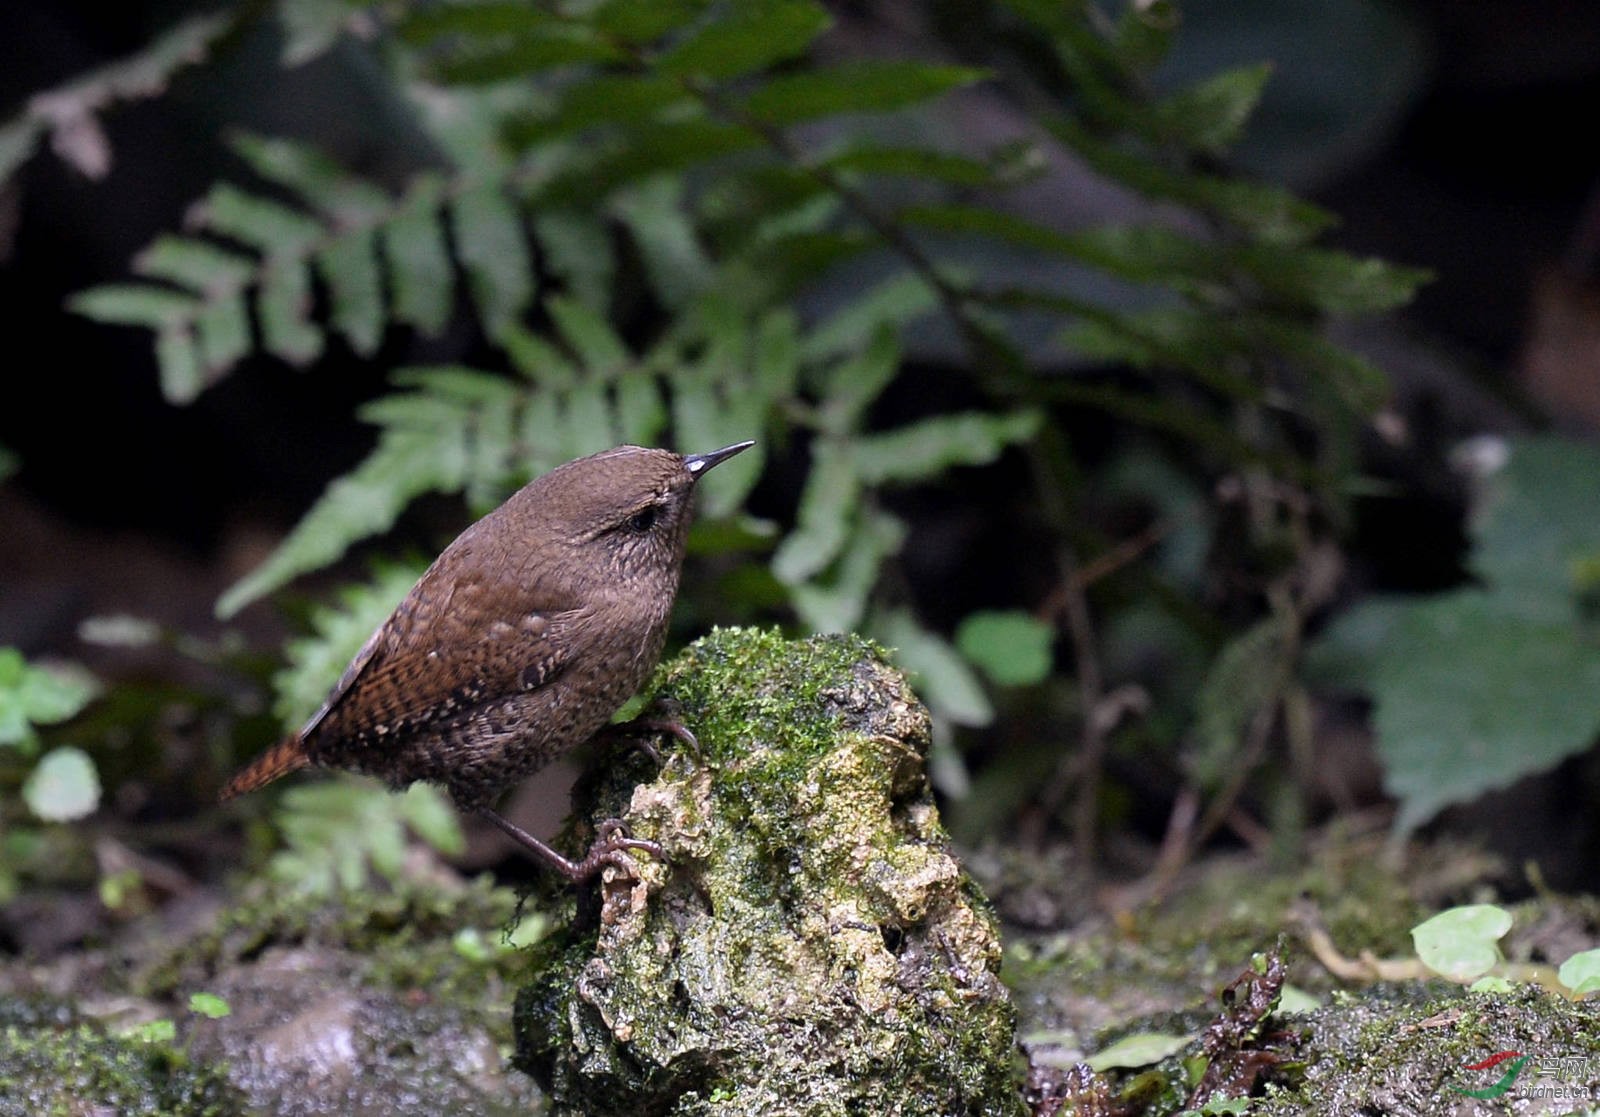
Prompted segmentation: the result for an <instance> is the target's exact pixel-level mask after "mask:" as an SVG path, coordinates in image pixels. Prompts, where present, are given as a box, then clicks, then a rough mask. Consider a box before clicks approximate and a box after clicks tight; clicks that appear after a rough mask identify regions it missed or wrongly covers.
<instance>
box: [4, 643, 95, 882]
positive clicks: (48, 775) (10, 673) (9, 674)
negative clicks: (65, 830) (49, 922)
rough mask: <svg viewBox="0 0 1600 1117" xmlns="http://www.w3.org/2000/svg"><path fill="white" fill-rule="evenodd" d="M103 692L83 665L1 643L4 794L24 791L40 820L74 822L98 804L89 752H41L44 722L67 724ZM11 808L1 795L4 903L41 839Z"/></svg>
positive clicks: (65, 747)
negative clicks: (36, 656)
mask: <svg viewBox="0 0 1600 1117" xmlns="http://www.w3.org/2000/svg"><path fill="white" fill-rule="evenodd" d="M99 690H100V687H99V684H98V683H96V681H95V680H94V679H93V678H91V677H90V676H89V674H88V673H87V672H85V671H84V670H82V669H81V668H79V667H74V666H57V665H49V666H46V665H41V664H33V663H29V662H28V661H27V660H26V659H24V658H23V656H22V653H21V652H19V651H17V649H15V648H0V791H16V792H18V793H19V795H20V799H21V801H22V804H23V805H25V806H26V807H27V809H28V811H29V813H30V814H31V815H32V817H33V818H34V819H36V820H38V821H41V822H70V821H72V820H74V819H78V818H82V817H83V816H85V815H87V814H90V813H92V812H93V811H94V810H95V808H96V807H98V806H99V804H100V778H99V774H98V772H97V771H96V770H95V766H94V762H93V761H92V760H91V759H90V758H89V756H88V755H87V754H86V753H84V752H83V750H81V749H78V748H75V747H73V746H71V745H60V746H57V747H55V748H52V749H50V750H49V751H48V752H46V753H45V754H44V755H43V756H42V757H41V756H39V749H40V747H41V738H40V730H39V727H40V726H49V725H57V724H60V723H62V722H66V721H69V720H70V719H72V718H73V717H75V716H77V715H78V714H79V713H80V712H81V711H82V710H83V708H84V707H85V706H87V705H88V704H89V703H90V702H91V701H92V700H93V699H94V697H95V696H96V695H97V694H98V693H99ZM8 754H9V755H8ZM15 761H20V763H15ZM8 806H9V803H8V797H7V796H4V795H0V854H3V855H0V903H3V902H4V901H6V900H7V899H9V898H10V897H11V896H12V894H13V893H14V892H15V891H16V888H17V874H16V869H17V866H18V865H19V864H22V863H24V862H25V861H27V860H28V858H27V857H26V856H25V854H26V852H27V850H28V848H29V847H31V846H33V845H36V844H37V838H38V834H37V833H36V828H35V827H33V826H31V825H30V824H29V823H27V822H26V821H24V822H22V824H20V825H18V824H17V822H16V820H15V819H11V818H8V817H7V815H8V814H9V813H10V812H9V811H8V809H7V808H8Z"/></svg>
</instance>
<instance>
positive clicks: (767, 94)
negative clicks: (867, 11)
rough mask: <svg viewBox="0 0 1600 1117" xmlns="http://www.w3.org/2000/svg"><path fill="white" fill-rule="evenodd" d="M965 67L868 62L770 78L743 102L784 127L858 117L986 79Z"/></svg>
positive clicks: (756, 113) (763, 120) (753, 113)
mask: <svg viewBox="0 0 1600 1117" xmlns="http://www.w3.org/2000/svg"><path fill="white" fill-rule="evenodd" d="M986 76H987V75H986V73H985V72H984V71H983V70H975V69H972V68H970V67H967V66H933V65H929V64H928V63H926V62H909V61H882V60H868V61H861V62H850V63H844V64H841V65H839V66H834V67H831V68H829V69H825V70H809V71H805V72H802V73H797V74H788V75H784V76H782V77H775V78H771V79H769V80H768V81H767V82H766V83H765V84H764V85H762V86H761V87H760V88H758V89H756V90H755V91H754V92H753V93H751V94H750V95H749V96H748V97H746V98H745V101H744V105H743V108H744V111H745V112H747V113H749V114H750V115H751V116H752V117H754V118H755V119H756V120H759V121H760V122H761V123H763V124H770V125H778V126H786V125H790V124H799V123H801V122H803V121H807V120H816V119H818V118H820V117H825V116H838V115H841V114H843V113H854V112H889V111H891V110H893V109H902V108H906V107H907V106H910V105H915V104H920V103H921V102H923V101H927V100H931V99H932V98H934V97H937V96H939V95H940V94H942V93H948V92H949V91H951V90H953V89H959V88H961V87H962V86H964V85H971V84H973V83H974V82H977V81H981V80H982V79H983V78H984V77H986Z"/></svg>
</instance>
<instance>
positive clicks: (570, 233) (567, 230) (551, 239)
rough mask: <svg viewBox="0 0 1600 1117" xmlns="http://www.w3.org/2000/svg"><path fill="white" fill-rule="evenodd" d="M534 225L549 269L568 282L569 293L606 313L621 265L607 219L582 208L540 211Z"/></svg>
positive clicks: (586, 304)
mask: <svg viewBox="0 0 1600 1117" xmlns="http://www.w3.org/2000/svg"><path fill="white" fill-rule="evenodd" d="M533 228H534V235H535V239H536V240H537V241H538V244H539V249H540V253H541V259H542V262H543V265H544V268H545V270H546V271H547V272H549V274H550V275H552V276H554V277H555V278H556V279H558V280H560V281H561V282H562V283H563V284H564V285H565V288H566V292H567V294H569V295H571V296H572V297H573V298H575V299H577V300H578V301H579V302H581V303H583V304H584V305H585V306H587V307H589V308H591V309H592V310H594V311H595V312H596V313H598V314H605V313H606V311H607V309H608V308H609V307H610V305H611V287H612V278H613V276H614V275H615V274H616V267H617V261H616V253H615V252H614V251H613V249H612V242H611V232H610V230H609V229H608V228H607V226H606V224H605V222H604V221H602V220H601V219H600V218H599V216H597V215H595V214H592V213H587V212H584V211H582V210H577V209H572V210H551V211H547V212H541V213H538V214H536V215H535V216H534V219H533Z"/></svg>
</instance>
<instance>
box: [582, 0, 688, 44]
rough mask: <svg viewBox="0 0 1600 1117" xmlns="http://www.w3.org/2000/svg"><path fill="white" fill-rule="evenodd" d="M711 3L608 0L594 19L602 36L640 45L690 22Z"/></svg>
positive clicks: (597, 9) (669, 0) (660, 0)
mask: <svg viewBox="0 0 1600 1117" xmlns="http://www.w3.org/2000/svg"><path fill="white" fill-rule="evenodd" d="M709 6H710V5H709V0H604V2H603V3H601V4H600V5H599V6H598V7H597V8H596V9H595V10H594V13H593V17H592V18H593V20H594V26H595V28H596V29H597V30H598V31H599V32H600V33H601V34H602V35H605V36H607V37H608V38H611V39H615V40H620V41H621V42H624V43H627V44H629V45H632V46H637V45H640V44H643V43H648V42H652V41H653V40H655V39H658V38H660V37H661V36H662V35H665V34H666V33H667V32H669V31H676V30H677V29H678V28H680V27H683V26H685V25H687V24H688V23H689V22H690V21H692V20H694V19H695V18H696V17H698V16H699V15H700V14H701V13H702V12H704V11H705V10H706V8H707V7H709Z"/></svg>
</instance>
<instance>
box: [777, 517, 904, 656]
mask: <svg viewBox="0 0 1600 1117" xmlns="http://www.w3.org/2000/svg"><path fill="white" fill-rule="evenodd" d="M905 535H906V529H905V525H904V524H902V523H901V522H900V521H899V520H897V519H895V518H894V517H893V516H891V515H889V514H888V513H886V512H881V511H878V510H876V509H867V508H862V509H859V510H858V512H857V514H856V516H855V518H854V522H853V523H852V524H851V525H850V527H849V530H848V531H847V532H846V538H847V542H846V544H845V547H844V550H843V552H842V553H841V554H840V555H839V558H838V560H837V561H836V562H835V563H833V564H832V566H831V568H830V570H829V571H828V576H827V577H826V578H821V577H817V578H812V579H810V580H808V581H805V582H802V583H800V584H798V585H795V586H792V587H791V588H790V590H789V597H790V601H791V602H792V603H793V605H794V610H795V612H796V613H797V614H799V616H800V619H801V620H802V621H803V622H804V623H805V624H806V625H807V626H808V627H809V628H811V629H812V631H814V632H854V631H856V630H857V629H858V628H859V627H860V625H861V619H862V617H863V616H865V615H866V611H867V601H868V599H869V598H870V597H871V596H872V588H873V586H875V585H876V584H877V581H878V572H879V570H880V569H881V568H882V566H883V560H884V559H886V558H888V557H889V556H890V555H893V554H896V553H898V552H899V550H900V547H901V545H902V544H903V543H904V542H905ZM786 542H787V540H786ZM819 573H820V572H819Z"/></svg>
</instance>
